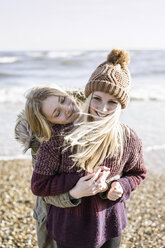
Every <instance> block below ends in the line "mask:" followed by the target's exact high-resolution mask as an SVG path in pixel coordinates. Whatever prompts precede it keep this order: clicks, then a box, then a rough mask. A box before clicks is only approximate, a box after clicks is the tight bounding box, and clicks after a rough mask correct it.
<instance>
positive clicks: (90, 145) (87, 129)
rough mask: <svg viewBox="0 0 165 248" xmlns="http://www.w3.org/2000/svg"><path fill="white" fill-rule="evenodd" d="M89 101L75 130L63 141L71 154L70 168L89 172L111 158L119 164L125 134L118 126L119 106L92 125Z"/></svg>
mask: <svg viewBox="0 0 165 248" xmlns="http://www.w3.org/2000/svg"><path fill="white" fill-rule="evenodd" d="M91 97H92V94H90V96H89V97H88V98H87V100H86V102H85V106H84V114H83V115H82V118H81V119H80V121H79V123H78V124H77V127H76V129H75V130H73V132H71V133H70V134H69V135H67V136H66V137H65V140H66V141H67V142H69V143H70V146H71V149H72V150H73V151H75V152H74V154H73V155H71V157H72V159H73V161H74V166H75V165H76V166H77V167H79V168H81V169H84V170H87V171H89V172H92V171H93V169H94V168H95V167H96V168H97V167H98V166H99V165H101V164H102V163H103V161H104V160H105V159H106V158H112V157H115V158H116V159H117V160H118V162H120V161H121V158H122V155H123V148H124V142H125V141H126V139H125V137H126V133H129V129H128V127H127V126H125V125H124V124H123V123H121V122H119V117H120V113H121V105H120V103H119V104H118V106H117V108H116V109H115V111H113V112H112V114H110V115H109V116H108V117H104V118H102V119H101V120H98V121H92V116H91V115H90V114H89V105H90V101H91ZM75 148H76V149H75Z"/></svg>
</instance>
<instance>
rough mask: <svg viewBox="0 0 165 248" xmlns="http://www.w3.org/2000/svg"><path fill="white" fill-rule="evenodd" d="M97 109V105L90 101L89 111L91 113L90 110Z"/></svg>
mask: <svg viewBox="0 0 165 248" xmlns="http://www.w3.org/2000/svg"><path fill="white" fill-rule="evenodd" d="M98 107H99V103H98V102H96V101H95V100H92V101H91V104H90V110H91V111H92V109H97V108H98Z"/></svg>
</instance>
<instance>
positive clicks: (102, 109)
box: [100, 103, 109, 113]
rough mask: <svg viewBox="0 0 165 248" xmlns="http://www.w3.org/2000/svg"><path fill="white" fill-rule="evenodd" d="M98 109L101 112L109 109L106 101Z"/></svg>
mask: <svg viewBox="0 0 165 248" xmlns="http://www.w3.org/2000/svg"><path fill="white" fill-rule="evenodd" d="M100 110H101V111H102V112H104V113H106V112H107V111H108V110H109V108H108V106H107V104H106V103H103V104H102V106H101V109H100Z"/></svg>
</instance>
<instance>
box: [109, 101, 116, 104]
mask: <svg viewBox="0 0 165 248" xmlns="http://www.w3.org/2000/svg"><path fill="white" fill-rule="evenodd" d="M108 103H109V104H117V102H114V101H108Z"/></svg>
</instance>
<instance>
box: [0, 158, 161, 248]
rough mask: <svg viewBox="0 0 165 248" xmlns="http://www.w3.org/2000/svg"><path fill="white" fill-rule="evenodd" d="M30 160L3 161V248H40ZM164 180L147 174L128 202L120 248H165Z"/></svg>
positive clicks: (0, 176)
mask: <svg viewBox="0 0 165 248" xmlns="http://www.w3.org/2000/svg"><path fill="white" fill-rule="evenodd" d="M31 174H32V165H31V161H30V160H21V159H20V160H8V161H0V182H1V183H0V184H1V185H0V248H15V247H17V248H22V247H24V248H37V247H38V246H37V241H36V231H35V220H34V219H33V205H34V201H35V197H34V196H33V194H32V193H31V190H30V178H31ZM164 195H165V176H164V175H162V174H161V173H155V172H151V171H148V174H147V178H146V179H145V181H144V182H143V183H142V184H141V185H140V186H139V187H138V189H137V190H136V191H135V192H133V193H132V195H131V198H130V199H129V200H128V201H127V215H128V226H127V227H126V229H125V230H124V232H123V236H122V243H121V248H165V201H164Z"/></svg>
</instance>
